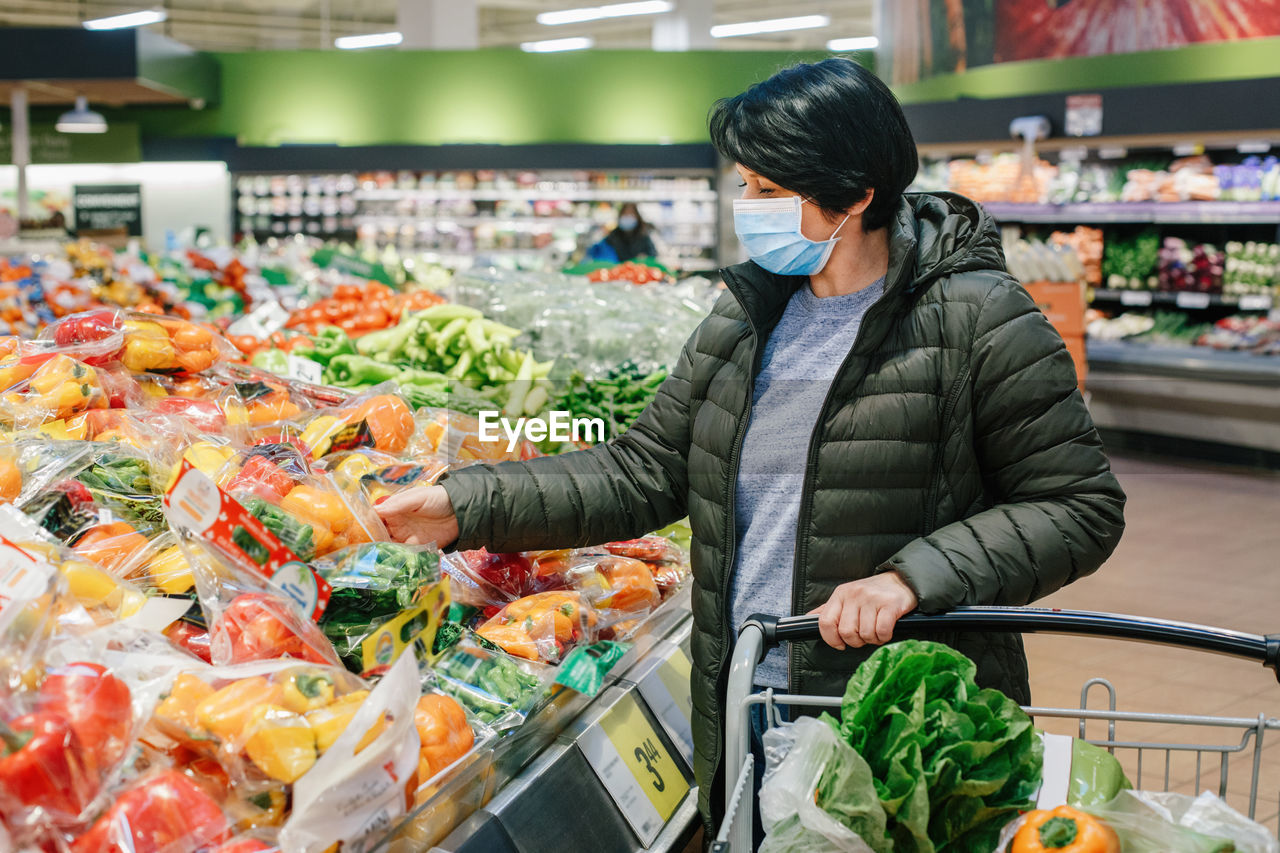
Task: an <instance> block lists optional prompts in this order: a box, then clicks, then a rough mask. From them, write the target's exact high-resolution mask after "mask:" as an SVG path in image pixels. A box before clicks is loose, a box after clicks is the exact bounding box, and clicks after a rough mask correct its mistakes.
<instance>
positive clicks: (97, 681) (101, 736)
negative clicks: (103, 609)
mask: <svg viewBox="0 0 1280 853" xmlns="http://www.w3.org/2000/svg"><path fill="white" fill-rule="evenodd" d="M36 708H37V710H39V711H41V712H44V713H50V714H57V715H59V716H61V717H63V718H64V719H65V720H66V721H67V722H68V723H69V724H70V725H71V729H72V731H74V732H75V733H76V737H77V738H78V739H79V741H80V743H81V744H82V745H83V746H84V750H85V756H86V762H85V763H86V766H87V767H88V768H89V769H90V770H91V771H92V772H94V773H99V772H104V771H106V770H108V769H109V768H111V767H113V766H114V765H115V764H116V762H117V761H119V760H120V759H121V758H123V757H124V754H125V752H126V751H127V750H128V748H129V743H130V737H129V735H130V733H131V729H132V728H133V704H132V696H131V694H130V692H129V685H127V684H125V683H124V682H123V681H121V680H120V679H119V678H116V677H115V676H114V675H112V674H111V673H110V672H108V671H107V669H106V667H104V666H101V665H99V664H96V663H87V662H79V663H69V664H66V665H65V666H60V667H57V668H56V669H52V670H50V671H49V672H48V674H47V675H46V676H45V679H44V683H43V684H42V685H40V692H39V694H38V695H37V697H36Z"/></svg>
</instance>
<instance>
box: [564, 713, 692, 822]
mask: <svg viewBox="0 0 1280 853" xmlns="http://www.w3.org/2000/svg"><path fill="white" fill-rule="evenodd" d="M593 731H600V732H602V733H603V736H604V737H603V739H607V742H608V745H609V746H610V747H612V748H611V749H608V748H604V744H603V743H596V744H594V748H592V746H590V745H588V746H584V751H586V753H587V758H588V760H589V761H591V763H592V766H593V767H594V768H595V770H596V773H597V774H598V775H599V776H600V777H601V779H602V780H603V781H604V783H605V787H606V788H608V789H609V792H610V794H611V795H612V796H613V798H614V802H616V803H617V804H618V807H619V808H620V809H621V810H622V813H623V814H624V815H625V816H626V818H627V820H628V821H629V822H630V823H631V825H632V827H633V828H635V830H636V834H637V835H639V836H640V838H641V840H642V841H643V842H644V843H645V844H646V845H648V844H651V843H652V842H653V840H654V839H655V838H657V836H658V833H659V832H661V830H662V827H663V826H664V825H665V824H666V822H667V821H668V820H670V819H671V816H672V815H673V814H675V811H676V809H677V808H678V807H679V806H680V803H681V802H682V801H683V800H684V798H685V795H687V794H688V793H689V783H688V782H686V781H685V778H684V774H683V773H682V772H681V771H680V768H679V767H678V766H677V765H676V762H675V760H674V759H672V757H671V753H669V752H668V751H667V748H666V745H665V744H664V743H663V741H662V739H661V738H660V737H659V736H658V733H657V732H656V731H654V728H653V725H652V724H651V723H650V722H649V718H648V717H646V716H645V714H644V711H642V710H641V708H640V705H639V704H638V703H637V702H636V699H635V697H634V696H632V695H627V696H623V697H622V698H621V699H620V700H619V701H618V703H617V704H616V705H614V706H613V708H611V709H610V710H609V712H608V713H607V714H606V715H605V716H604V717H603V718H602V719H601V720H600V725H599V727H598V729H595V730H593ZM595 740H597V741H599V740H602V738H596V739H595ZM610 753H613V755H610ZM619 765H621V766H619ZM623 768H625V770H624V769H623ZM624 774H625V775H624Z"/></svg>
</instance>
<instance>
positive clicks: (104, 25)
mask: <svg viewBox="0 0 1280 853" xmlns="http://www.w3.org/2000/svg"><path fill="white" fill-rule="evenodd" d="M168 17H169V13H168V12H166V11H165V10H164V9H144V10H142V11H141V12H126V13H125V14H123V15H112V16H111V17H109V18H94V19H93V20H92V21H85V22H84V24H83V25H82V26H84V28H85V29H86V30H123V29H127V28H129V27H145V26H146V25H147V24H158V23H160V22H162V21H164V20H166V19H168Z"/></svg>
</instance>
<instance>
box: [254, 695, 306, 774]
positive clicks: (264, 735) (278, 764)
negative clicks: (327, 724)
mask: <svg viewBox="0 0 1280 853" xmlns="http://www.w3.org/2000/svg"><path fill="white" fill-rule="evenodd" d="M250 725H251V726H252V728H253V734H251V735H249V740H248V741H247V742H246V743H245V752H247V753H248V754H249V760H250V761H252V762H253V763H254V764H256V765H257V766H258V769H259V770H261V771H262V772H263V773H266V774H267V775H268V776H270V777H271V778H272V779H277V780H279V781H281V782H287V783H293V782H296V781H298V779H299V778H301V776H302V774H303V773H306V772H307V771H308V770H310V769H311V768H312V766H314V765H315V763H316V736H315V733H314V732H312V731H311V726H309V725H307V721H306V719H305V718H303V717H301V716H299V715H298V714H295V713H293V712H291V711H288V710H286V709H284V708H281V707H279V706H277V705H261V706H259V707H258V708H257V709H256V710H255V711H254V712H253V716H252V717H251V719H250Z"/></svg>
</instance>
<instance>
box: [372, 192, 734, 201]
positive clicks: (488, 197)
mask: <svg viewBox="0 0 1280 853" xmlns="http://www.w3.org/2000/svg"><path fill="white" fill-rule="evenodd" d="M355 197H356V200H357V201H401V200H408V199H414V200H417V201H716V200H717V199H718V198H719V195H718V194H717V193H716V192H715V191H714V190H699V191H693V192H688V191H685V192H664V191H660V190H631V189H617V190H607V189H606V190H521V189H511V190H489V189H485V190H456V189H455V190H401V189H385V190H357V191H356V193H355Z"/></svg>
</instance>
